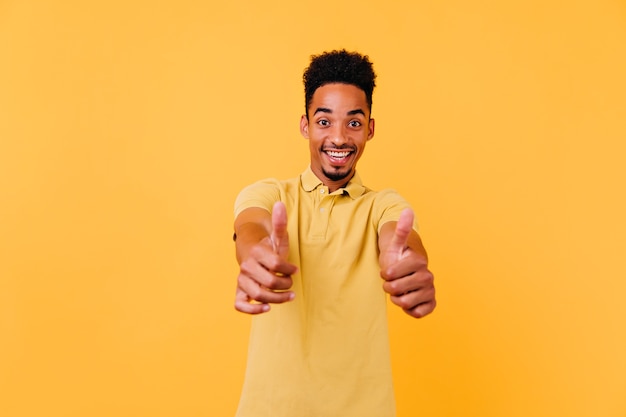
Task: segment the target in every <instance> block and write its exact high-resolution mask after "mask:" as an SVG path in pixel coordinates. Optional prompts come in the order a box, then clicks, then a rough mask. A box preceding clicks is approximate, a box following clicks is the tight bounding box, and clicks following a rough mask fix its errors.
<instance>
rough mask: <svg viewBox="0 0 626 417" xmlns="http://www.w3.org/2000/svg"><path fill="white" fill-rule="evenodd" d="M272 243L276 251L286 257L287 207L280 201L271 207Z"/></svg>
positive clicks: (287, 239)
mask: <svg viewBox="0 0 626 417" xmlns="http://www.w3.org/2000/svg"><path fill="white" fill-rule="evenodd" d="M271 240H272V245H273V247H274V250H275V251H276V253H278V254H279V255H281V256H282V257H284V258H286V257H287V253H288V250H289V235H288V234H287V209H286V208H285V204H284V203H283V202H281V201H277V202H276V203H274V207H273V208H272V236H271Z"/></svg>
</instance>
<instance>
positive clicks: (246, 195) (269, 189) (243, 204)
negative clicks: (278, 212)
mask: <svg viewBox="0 0 626 417" xmlns="http://www.w3.org/2000/svg"><path fill="white" fill-rule="evenodd" d="M294 183H297V181H296V179H293V178H292V179H288V180H278V179H276V178H265V179H262V180H260V181H257V182H255V183H252V184H250V185H248V186H246V187H244V188H243V189H242V190H241V191H240V192H239V194H238V195H237V198H236V199H235V217H236V216H237V215H238V214H239V213H241V212H242V211H243V210H245V209H247V208H250V207H258V208H263V209H266V210H267V211H271V210H272V207H273V206H274V203H275V202H277V201H284V198H285V195H286V193H288V190H290V189H291V188H292V186H293V184H294Z"/></svg>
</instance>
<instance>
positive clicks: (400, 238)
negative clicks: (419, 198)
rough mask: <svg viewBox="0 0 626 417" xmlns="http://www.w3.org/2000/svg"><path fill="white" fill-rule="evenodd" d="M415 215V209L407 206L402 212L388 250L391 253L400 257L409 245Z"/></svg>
mask: <svg viewBox="0 0 626 417" xmlns="http://www.w3.org/2000/svg"><path fill="white" fill-rule="evenodd" d="M414 217H415V215H414V214H413V210H411V209H410V208H406V209H404V210H403V211H402V213H400V218H399V219H398V222H397V223H396V230H395V232H394V234H393V237H392V238H391V242H389V247H388V249H387V250H388V252H389V253H392V254H395V255H397V256H398V258H400V256H401V255H402V253H403V252H404V250H405V249H406V247H407V242H408V240H409V235H410V234H411V230H413V219H414Z"/></svg>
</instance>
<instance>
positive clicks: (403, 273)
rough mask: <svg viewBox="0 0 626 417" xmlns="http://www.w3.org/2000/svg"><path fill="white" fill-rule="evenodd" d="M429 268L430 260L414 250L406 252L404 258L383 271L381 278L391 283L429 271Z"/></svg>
mask: <svg viewBox="0 0 626 417" xmlns="http://www.w3.org/2000/svg"><path fill="white" fill-rule="evenodd" d="M427 267H428V260H427V259H426V257H425V256H424V255H422V254H420V253H416V252H414V251H412V250H405V252H404V256H403V257H401V258H400V259H399V260H397V261H396V262H394V263H393V264H391V265H389V266H388V267H387V268H385V269H384V270H381V274H380V276H381V277H382V278H383V279H385V280H386V281H391V280H395V279H399V278H404V277H407V276H410V275H412V274H415V273H418V274H420V273H422V272H423V271H428V269H427Z"/></svg>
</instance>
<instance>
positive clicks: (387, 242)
mask: <svg viewBox="0 0 626 417" xmlns="http://www.w3.org/2000/svg"><path fill="white" fill-rule="evenodd" d="M413 218H414V214H413V211H412V210H411V209H405V210H404V211H403V212H402V214H401V215H400V218H399V219H398V221H397V222H388V223H385V224H384V225H383V227H382V229H381V231H380V235H379V238H378V241H379V248H380V257H379V263H380V275H381V277H382V278H383V279H384V280H385V282H384V283H383V289H384V290H385V292H387V293H389V295H390V296H391V302H393V303H394V304H396V305H398V306H399V307H401V308H402V309H403V310H404V312H405V313H407V314H408V315H410V316H412V317H416V318H420V317H424V316H425V315H427V314H430V313H431V312H432V311H433V310H434V309H435V306H436V301H435V286H434V283H433V274H432V273H431V272H430V271H429V270H428V258H427V257H426V251H425V249H424V246H423V245H422V241H421V239H420V237H419V235H418V234H417V232H415V231H414V230H413Z"/></svg>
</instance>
